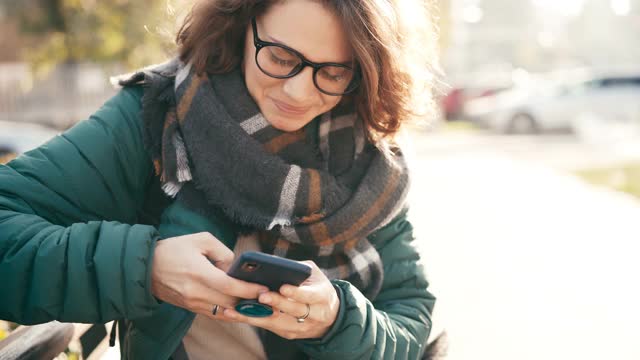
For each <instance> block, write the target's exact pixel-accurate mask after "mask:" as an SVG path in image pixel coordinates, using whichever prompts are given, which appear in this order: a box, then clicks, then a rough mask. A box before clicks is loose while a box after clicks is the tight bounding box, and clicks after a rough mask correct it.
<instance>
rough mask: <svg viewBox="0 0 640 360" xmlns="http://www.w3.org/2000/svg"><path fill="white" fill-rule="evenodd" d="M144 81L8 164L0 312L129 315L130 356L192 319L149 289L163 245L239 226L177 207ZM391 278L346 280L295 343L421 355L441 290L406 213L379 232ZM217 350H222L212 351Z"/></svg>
mask: <svg viewBox="0 0 640 360" xmlns="http://www.w3.org/2000/svg"><path fill="white" fill-rule="evenodd" d="M142 93H143V89H142V88H140V87H133V88H127V89H124V90H122V91H121V92H120V93H119V94H117V95H116V96H115V97H114V98H112V99H111V100H110V101H108V102H107V103H106V104H105V105H104V106H103V107H102V108H101V109H100V110H98V111H97V112H96V113H95V114H94V115H93V116H92V117H91V118H90V119H88V120H87V121H83V122H81V123H79V124H78V125H76V126H75V127H73V128H72V129H70V130H68V131H67V132H65V133H64V134H62V135H60V136H57V137H55V138H54V139H52V140H51V141H49V142H48V143H46V144H45V145H42V146H41V147H39V148H38V149H36V150H33V151H31V152H28V153H26V154H24V155H22V156H20V157H18V158H17V159H15V160H13V161H12V162H10V163H9V164H8V165H7V166H0V279H1V280H0V294H2V295H1V296H0V319H4V320H9V321H14V322H18V323H21V324H37V323H44V322H48V321H51V320H59V321H63V322H83V323H105V322H108V321H111V320H114V319H117V320H120V324H121V326H120V330H121V331H120V344H121V345H120V346H121V352H122V356H123V358H125V359H136V360H138V359H167V358H169V357H170V356H171V354H172V353H173V351H174V350H175V348H176V347H177V346H178V344H179V343H180V341H181V339H182V337H183V336H184V335H185V333H186V332H187V331H188V329H189V327H190V325H191V322H192V320H193V318H194V315H193V314H192V313H190V312H189V311H187V310H184V309H181V308H177V307H175V306H172V305H169V304H166V303H160V302H158V301H157V300H156V299H155V298H154V297H153V296H152V294H151V291H150V273H151V264H152V257H153V250H154V246H155V243H156V241H158V240H160V239H162V238H165V237H169V236H173V235H180V234H184V233H189V232H193V231H209V232H211V233H212V234H213V235H215V236H216V237H217V238H219V239H220V240H221V241H223V242H224V243H225V244H226V245H227V246H229V247H230V248H233V245H234V243H235V239H236V230H235V227H234V226H233V224H230V223H229V222H228V221H226V220H225V219H223V218H222V217H220V218H218V219H205V218H203V217H200V216H198V215H196V214H193V213H190V212H188V211H187V210H185V209H182V208H181V207H179V206H177V205H176V204H174V205H170V201H168V200H167V199H166V198H165V197H164V195H163V194H162V192H161V190H160V186H159V180H158V178H157V177H156V176H154V173H153V166H152V164H151V161H150V159H149V156H148V154H147V152H146V151H145V149H144V145H143V140H142V139H143V136H142V131H143V130H142V121H141V118H140V110H141V98H142ZM370 240H371V242H372V243H373V244H374V245H375V247H376V248H377V250H378V251H379V252H380V255H381V257H382V261H383V265H384V271H385V278H384V283H383V287H382V291H381V292H380V294H379V295H378V296H377V298H376V299H374V300H373V301H370V300H368V299H366V298H365V297H364V296H363V295H362V294H361V293H360V292H359V291H358V290H357V289H356V288H355V287H353V286H351V285H350V284H349V283H347V282H344V281H339V280H336V281H333V283H334V284H335V285H336V287H337V288H338V289H339V291H338V293H339V296H340V300H341V306H340V312H339V315H338V318H337V320H336V323H335V324H334V326H333V327H332V329H331V330H330V331H329V333H328V334H327V335H326V336H325V337H324V338H322V339H314V340H296V341H294V343H295V344H296V345H297V346H298V347H299V348H300V349H301V350H302V351H304V352H305V353H306V354H308V355H309V357H311V358H314V359H331V360H335V359H417V358H419V357H420V356H421V354H422V352H423V350H424V344H425V340H426V338H427V336H428V334H429V331H430V328H431V317H430V314H431V311H432V309H433V305H434V302H435V298H434V297H433V296H432V295H431V294H430V293H429V292H428V290H427V287H428V283H427V280H426V278H425V274H424V269H423V266H422V264H421V263H420V257H419V255H418V253H417V251H416V249H415V247H414V244H413V241H414V239H413V235H412V227H411V224H410V223H409V222H407V220H406V213H403V214H402V215H400V216H398V217H397V218H396V219H395V220H394V221H393V222H392V223H390V224H389V225H387V226H385V227H384V228H383V229H380V230H378V231H377V232H376V233H374V234H372V235H371V236H370ZM212 356H213V357H215V354H212Z"/></svg>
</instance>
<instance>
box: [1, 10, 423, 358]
mask: <svg viewBox="0 0 640 360" xmlns="http://www.w3.org/2000/svg"><path fill="white" fill-rule="evenodd" d="M410 3H412V2H410V1H407V0H402V1H395V2H390V1H383V0H359V1H312V0H296V1H249V0H245V1H238V0H236V1H231V0H218V1H202V2H200V3H198V4H197V5H196V6H195V7H194V8H193V10H192V11H191V13H190V14H189V16H187V18H186V19H185V23H184V25H183V26H182V28H181V30H180V31H179V33H178V36H177V43H178V52H179V56H178V57H177V58H176V59H174V60H172V61H170V62H168V63H165V64H163V65H160V66H157V67H152V68H149V69H146V70H145V71H142V72H139V73H137V74H135V75H133V76H131V77H129V78H127V79H124V80H122V81H121V84H122V85H123V86H124V89H123V90H122V91H121V92H120V93H119V94H118V95H116V96H115V97H114V98H113V99H112V100H110V101H109V102H107V103H106V104H105V106H104V107H103V108H101V109H100V110H99V111H98V112H97V113H96V114H94V115H93V116H92V117H91V118H90V119H89V120H88V121H85V122H82V123H80V124H78V125H77V126H75V127H74V128H72V129H71V130H69V131H67V132H66V133H64V134H63V135H61V136H59V137H57V138H55V139H53V140H51V141H50V142H49V143H47V144H46V145H44V146H42V147H40V148H39V149H36V150H35V151H32V152H30V153H28V154H26V155H23V156H21V157H19V158H18V159H16V160H14V161H13V162H11V163H9V164H8V166H6V167H2V168H0V255H1V259H2V262H1V263H0V277H1V278H2V279H3V282H2V285H0V290H1V291H2V293H4V294H12V295H11V296H3V297H2V298H1V299H0V318H2V319H7V320H11V321H15V322H19V323H22V324H33V323H41V322H47V321H50V320H60V321H67V322H90V323H103V322H107V321H111V320H114V319H115V320H119V322H118V324H119V326H118V330H119V335H120V344H121V353H122V355H123V358H131V359H146V358H148V359H166V358H189V359H200V358H220V359H226V358H242V359H245V358H247V359H253V358H255V359H261V358H267V357H268V358H277V359H280V358H291V359H297V358H314V359H315V358H318V359H323V358H331V359H368V358H375V359H380V358H384V359H405V358H406V359H416V358H419V357H420V356H421V354H422V352H423V351H424V344H425V341H426V339H427V336H428V334H429V331H430V327H431V320H430V314H431V311H432V309H433V305H434V302H435V298H434V297H433V296H432V295H431V294H430V293H429V292H428V290H427V286H428V283H427V281H426V278H425V274H424V269H423V267H422V265H421V264H420V261H419V255H418V254H417V252H416V250H415V248H414V245H413V243H412V241H413V236H412V228H411V225H410V224H409V223H408V222H407V220H406V210H405V209H406V204H405V196H406V193H407V190H408V175H407V170H406V167H405V165H404V162H403V160H402V155H401V153H400V151H399V149H397V147H396V146H395V145H394V142H393V135H395V134H396V133H397V132H398V131H399V129H400V125H401V124H402V123H404V122H406V121H407V120H408V119H409V118H411V116H412V115H413V112H414V110H416V107H415V105H414V103H413V102H412V99H414V96H418V95H419V94H420V91H416V89H417V90H420V87H421V86H422V85H424V82H423V80H424V77H423V75H424V72H425V69H426V64H420V65H422V67H415V68H412V67H411V66H410V65H411V62H410V60H412V59H414V58H413V57H412V56H414V55H416V54H418V55H419V53H418V52H416V51H417V50H418V49H420V46H421V47H422V49H424V48H427V47H428V45H429V44H430V43H418V42H415V43H412V42H411V41H412V40H411V39H413V38H412V37H411V36H410V35H411V31H409V30H410V27H411V26H413V25H417V24H420V23H421V21H423V18H422V17H420V16H419V14H420V12H419V11H421V9H422V8H421V7H419V6H417V5H416V6H414V7H411V6H410V5H409V4H410ZM399 4H403V5H402V6H404V8H401V7H400V5H399ZM414 5H415V4H414ZM409 15H411V16H409ZM408 20H411V21H413V23H411V22H409V21H408ZM416 45H419V46H416ZM415 59H420V57H419V56H418V57H415ZM412 69H413V70H412ZM415 69H420V70H419V71H415ZM412 71H414V72H412ZM422 101H424V98H423V99H422ZM248 249H257V250H260V251H263V252H267V253H272V254H276V255H279V256H284V257H288V258H292V259H294V260H299V261H305V262H306V263H307V264H309V265H310V266H312V268H313V273H312V275H311V277H310V278H309V279H308V280H307V281H306V282H305V283H303V284H302V285H301V286H300V287H293V286H283V287H282V288H281V289H280V291H278V292H270V291H268V289H266V288H265V287H263V286H261V285H258V284H250V283H246V282H243V281H240V280H236V279H233V278H231V277H229V276H227V275H226V270H227V269H228V267H229V265H230V263H231V262H232V260H233V258H234V253H235V254H238V253H241V252H243V251H246V250H248ZM5 279H6V280H5ZM240 299H258V300H259V301H260V302H262V303H265V304H268V305H270V306H272V307H273V308H274V309H276V310H278V311H275V312H274V315H272V316H270V317H267V318H251V317H246V316H243V315H241V314H239V313H238V312H236V311H235V310H234V305H235V304H236V303H237V302H238V301H239V300H240ZM113 334H114V333H113V332H112V335H113Z"/></svg>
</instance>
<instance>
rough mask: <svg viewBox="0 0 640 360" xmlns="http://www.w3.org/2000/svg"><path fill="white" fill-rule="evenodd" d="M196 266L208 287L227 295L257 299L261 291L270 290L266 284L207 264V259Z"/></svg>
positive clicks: (201, 278)
mask: <svg viewBox="0 0 640 360" xmlns="http://www.w3.org/2000/svg"><path fill="white" fill-rule="evenodd" d="M196 266H197V268H196V272H197V273H198V274H199V275H198V277H199V279H200V280H201V281H202V283H203V284H204V285H205V286H206V287H209V288H211V289H213V290H215V291H217V292H220V293H222V294H225V295H227V296H233V297H239V298H243V299H257V298H258V296H260V294H261V293H264V292H267V291H269V288H267V287H266V286H264V285H260V284H254V283H250V282H246V281H242V280H239V279H236V278H232V277H231V276H229V275H227V274H226V273H225V272H223V271H222V270H221V269H218V268H216V267H213V266H211V265H210V264H207V262H206V261H202V262H199V263H198V264H196Z"/></svg>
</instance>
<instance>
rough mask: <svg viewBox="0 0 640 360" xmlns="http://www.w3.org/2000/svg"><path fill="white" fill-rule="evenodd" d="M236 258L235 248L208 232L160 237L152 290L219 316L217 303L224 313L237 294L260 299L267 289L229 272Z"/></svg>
mask: <svg viewBox="0 0 640 360" xmlns="http://www.w3.org/2000/svg"><path fill="white" fill-rule="evenodd" d="M233 259H234V255H233V252H232V251H231V250H230V249H229V248H227V247H226V246H225V245H224V244H223V243H222V242H221V241H220V240H218V239H216V238H215V237H214V236H213V235H211V234H210V233H207V232H202V233H197V234H191V235H184V236H177V237H173V238H167V239H164V240H160V241H158V242H157V243H156V248H155V252H154V256H153V267H152V269H151V271H152V273H151V292H152V293H153V295H154V296H155V297H156V298H158V299H160V300H162V301H164V302H168V303H170V304H173V305H176V306H179V307H181V308H184V309H187V310H190V311H192V312H194V313H197V314H202V315H206V316H208V317H210V318H216V317H215V316H214V315H213V314H212V312H211V311H212V309H213V308H214V306H215V305H218V306H219V307H220V309H219V311H220V313H221V312H222V310H223V309H224V308H233V307H234V305H235V304H236V303H237V301H238V298H243V299H257V298H258V296H259V295H260V294H261V293H263V292H267V291H268V289H267V288H266V287H265V286H263V285H258V284H252V283H248V282H245V281H242V280H238V279H235V278H232V277H230V276H228V275H227V273H226V272H227V270H228V269H229V267H230V266H231V263H232V262H233ZM212 263H213V265H212ZM214 265H215V266H214Z"/></svg>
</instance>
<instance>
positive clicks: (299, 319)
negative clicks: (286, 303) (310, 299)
mask: <svg viewBox="0 0 640 360" xmlns="http://www.w3.org/2000/svg"><path fill="white" fill-rule="evenodd" d="M305 305H307V313H306V314H304V315H302V316H300V317H296V321H297V322H298V324H302V323H303V322H304V321H305V320H306V318H308V317H309V313H310V312H311V306H310V305H309V304H305Z"/></svg>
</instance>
